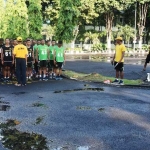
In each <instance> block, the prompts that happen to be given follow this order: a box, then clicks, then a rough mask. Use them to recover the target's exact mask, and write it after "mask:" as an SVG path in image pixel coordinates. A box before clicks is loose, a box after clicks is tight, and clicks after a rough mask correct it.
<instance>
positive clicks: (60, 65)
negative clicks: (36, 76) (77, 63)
mask: <svg viewBox="0 0 150 150" xmlns="http://www.w3.org/2000/svg"><path fill="white" fill-rule="evenodd" d="M62 66H63V62H56V65H55V67H56V68H59V69H62Z"/></svg>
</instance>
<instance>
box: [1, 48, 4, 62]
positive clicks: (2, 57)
mask: <svg viewBox="0 0 150 150" xmlns="http://www.w3.org/2000/svg"><path fill="white" fill-rule="evenodd" d="M3 59H4V54H3V49H2V48H1V62H2V64H3V63H4V60H3Z"/></svg>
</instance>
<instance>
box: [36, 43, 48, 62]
mask: <svg viewBox="0 0 150 150" xmlns="http://www.w3.org/2000/svg"><path fill="white" fill-rule="evenodd" d="M38 53H39V60H47V54H48V46H47V45H38Z"/></svg>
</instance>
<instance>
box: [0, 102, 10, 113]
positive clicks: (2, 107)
mask: <svg viewBox="0 0 150 150" xmlns="http://www.w3.org/2000/svg"><path fill="white" fill-rule="evenodd" d="M9 104H10V103H9V102H4V101H0V111H8V110H9V109H10V106H9Z"/></svg>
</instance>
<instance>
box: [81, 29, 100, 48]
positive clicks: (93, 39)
mask: <svg viewBox="0 0 150 150" xmlns="http://www.w3.org/2000/svg"><path fill="white" fill-rule="evenodd" d="M84 37H85V40H84V42H87V41H90V49H91V44H92V43H93V44H98V43H99V42H100V41H99V34H98V33H92V31H88V32H86V33H85V34H84Z"/></svg>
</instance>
